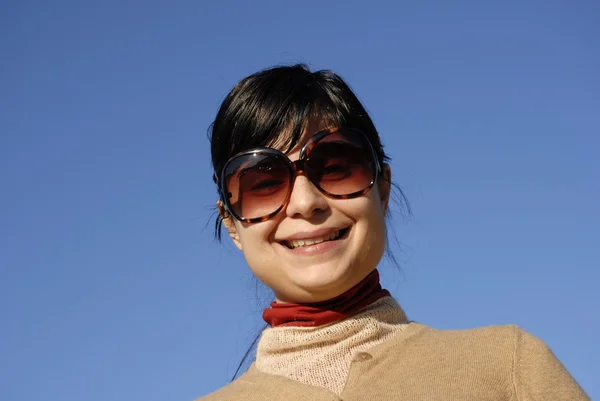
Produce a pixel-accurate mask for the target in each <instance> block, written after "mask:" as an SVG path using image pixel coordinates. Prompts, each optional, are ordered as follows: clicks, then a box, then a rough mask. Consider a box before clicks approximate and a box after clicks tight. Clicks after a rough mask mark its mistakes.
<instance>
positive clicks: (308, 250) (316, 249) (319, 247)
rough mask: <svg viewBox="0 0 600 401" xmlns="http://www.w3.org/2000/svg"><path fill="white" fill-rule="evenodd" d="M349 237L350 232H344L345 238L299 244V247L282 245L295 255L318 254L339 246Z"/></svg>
mask: <svg viewBox="0 0 600 401" xmlns="http://www.w3.org/2000/svg"><path fill="white" fill-rule="evenodd" d="M347 238H348V233H344V237H343V238H338V239H334V240H330V241H323V242H320V243H318V244H312V245H308V246H299V247H298V248H288V247H287V246H285V245H281V246H282V247H284V248H285V249H286V250H287V251H289V252H291V253H293V254H294V255H316V254H320V253H325V252H328V251H331V250H333V249H335V248H337V247H338V246H339V245H340V244H341V243H342V242H343V241H345V240H346V239H347Z"/></svg>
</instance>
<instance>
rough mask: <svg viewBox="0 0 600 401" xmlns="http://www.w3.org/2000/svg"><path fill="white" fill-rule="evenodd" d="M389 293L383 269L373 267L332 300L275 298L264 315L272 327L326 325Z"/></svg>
mask: <svg viewBox="0 0 600 401" xmlns="http://www.w3.org/2000/svg"><path fill="white" fill-rule="evenodd" d="M389 295H390V293H389V291H387V290H384V289H382V288H381V284H380V283H379V272H378V271H377V270H373V271H372V272H371V273H370V274H369V275H368V276H367V277H365V278H364V279H363V280H362V281H361V282H360V283H358V284H357V285H356V286H354V287H352V288H351V289H350V290H348V291H346V292H345V293H343V294H341V295H339V296H337V297H335V298H333V299H331V300H328V301H323V302H317V303H307V304H294V303H289V304H282V303H277V302H273V303H271V306H270V307H269V308H267V309H265V311H264V312H263V319H264V320H265V322H267V323H268V324H269V325H270V326H271V327H279V326H297V327H315V326H323V325H326V324H329V323H332V322H335V321H338V320H342V319H345V318H347V317H349V316H351V315H353V314H355V313H357V312H358V311H360V310H361V309H363V308H364V307H366V306H368V305H370V304H371V303H373V302H375V301H377V300H378V299H380V298H382V297H386V296H389Z"/></svg>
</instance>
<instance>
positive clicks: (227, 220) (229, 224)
mask: <svg viewBox="0 0 600 401" xmlns="http://www.w3.org/2000/svg"><path fill="white" fill-rule="evenodd" d="M217 209H218V210H219V216H221V219H222V220H223V225H224V226H225V229H226V230H227V232H228V233H229V236H230V237H231V240H232V241H233V243H234V244H235V246H237V248H238V249H239V250H240V251H241V250H242V243H241V242H240V235H239V234H238V230H237V227H236V226H235V222H234V221H233V217H232V216H231V214H229V212H227V210H226V209H225V206H224V205H223V202H221V201H220V200H218V201H217Z"/></svg>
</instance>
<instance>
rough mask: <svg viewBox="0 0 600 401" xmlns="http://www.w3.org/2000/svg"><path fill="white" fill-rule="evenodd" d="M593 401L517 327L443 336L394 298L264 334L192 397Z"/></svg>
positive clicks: (230, 400) (212, 400)
mask: <svg viewBox="0 0 600 401" xmlns="http://www.w3.org/2000/svg"><path fill="white" fill-rule="evenodd" d="M217 400H219V401H236V400H247V401H259V400H260V401H263V400H282V401H295V400H311V401H321V400H323V401H325V400H331V401H334V400H335V401H338V400H344V401H354V400H356V401H363V400H382V401H387V400H389V401H392V400H394V401H396V400H398V401H400V400H407V401H408V400H410V401H425V400H427V401H442V400H478V401H482V400H515V401H534V400H535V401H541V400H544V401H545V400H548V401H550V400H552V401H558V400H589V398H588V397H587V396H586V394H585V393H584V392H583V390H582V389H581V388H580V387H579V385H578V384H577V383H576V382H575V380H574V379H573V378H572V377H571V376H570V374H569V373H568V372H567V371H566V370H565V368H564V367H563V366H562V364H561V363H560V362H559V361H558V360H557V359H556V357H555V356H554V355H553V354H552V352H551V351H550V350H549V349H548V347H547V346H546V345H545V344H544V343H543V342H542V341H540V340H539V339H537V338H536V337H534V336H532V335H530V334H528V333H527V332H525V331H523V330H522V329H520V328H518V327H516V326H502V327H486V328H480V329H474V330H453V331H449V330H448V331H442V330H435V329H432V328H430V327H427V326H424V325H421V324H418V323H408V322H407V321H406V316H405V315H404V312H403V311H402V309H401V308H400V306H398V304H397V303H396V302H395V301H394V299H393V298H391V297H386V298H382V299H380V300H379V301H377V302H375V303H373V304H372V305H370V306H369V307H367V308H365V309H364V310H362V311H361V312H360V313H358V314H356V315H355V316H352V317H350V318H348V319H344V320H342V321H340V322H335V323H332V324H329V325H326V326H321V327H314V328H313V327H310V328H308V327H281V328H272V329H267V330H265V331H264V332H263V334H262V337H261V340H260V342H259V345H258V348H257V357H256V362H255V363H254V364H253V365H252V366H251V367H250V369H249V370H248V371H247V372H246V373H244V374H243V375H242V376H240V377H239V378H238V379H237V380H236V381H234V382H233V383H231V384H229V385H227V386H225V387H223V388H222V389H220V390H218V391H216V392H214V393H212V394H210V395H208V396H206V397H202V398H200V399H199V400H198V401H217Z"/></svg>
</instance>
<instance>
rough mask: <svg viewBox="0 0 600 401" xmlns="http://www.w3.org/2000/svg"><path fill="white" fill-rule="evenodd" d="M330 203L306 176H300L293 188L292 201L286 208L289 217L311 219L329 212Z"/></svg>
mask: <svg viewBox="0 0 600 401" xmlns="http://www.w3.org/2000/svg"><path fill="white" fill-rule="evenodd" d="M328 208H329V203H328V202H327V199H325V196H324V195H323V194H322V193H321V192H320V191H319V190H318V189H317V188H316V187H315V186H314V185H313V183H312V182H310V180H309V179H308V178H306V177H305V176H304V175H298V176H297V177H296V180H295V182H294V186H293V187H292V193H291V194H290V200H289V202H288V204H287V207H286V215H287V216H288V217H296V218H298V217H303V218H306V219H308V218H311V217H313V216H314V215H315V214H317V213H319V212H322V211H324V210H327V209H328Z"/></svg>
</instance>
